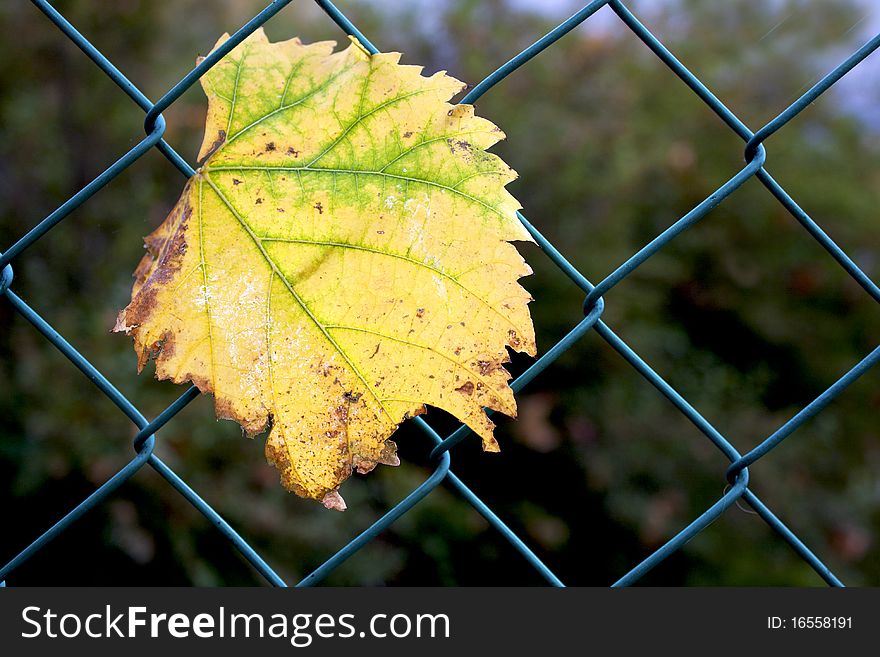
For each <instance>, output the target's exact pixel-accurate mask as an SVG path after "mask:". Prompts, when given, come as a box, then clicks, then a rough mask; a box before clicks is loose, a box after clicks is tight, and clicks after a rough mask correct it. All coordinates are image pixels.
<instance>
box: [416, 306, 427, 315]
mask: <svg viewBox="0 0 880 657" xmlns="http://www.w3.org/2000/svg"><path fill="white" fill-rule="evenodd" d="M424 316H425V309H424V308H417V309H416V317H424Z"/></svg>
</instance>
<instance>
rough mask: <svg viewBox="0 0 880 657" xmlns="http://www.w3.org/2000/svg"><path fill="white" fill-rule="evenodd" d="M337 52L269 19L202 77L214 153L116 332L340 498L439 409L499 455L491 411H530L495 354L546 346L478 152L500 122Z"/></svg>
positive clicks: (455, 88) (493, 169)
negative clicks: (278, 29) (412, 425)
mask: <svg viewBox="0 0 880 657" xmlns="http://www.w3.org/2000/svg"><path fill="white" fill-rule="evenodd" d="M227 38H228V35H224V36H223V37H222V38H221V39H220V41H219V42H218V45H219V44H220V43H222V42H223V41H224V40H225V39H227ZM334 45H335V44H333V43H332V42H323V43H315V44H311V45H304V44H302V43H301V42H300V41H299V40H298V39H293V40H290V41H284V42H279V43H270V42H269V41H268V40H267V38H266V36H265V35H264V33H263V32H262V30H257V31H256V32H255V33H254V34H253V35H251V36H250V37H249V38H248V39H246V40H245V41H244V42H243V43H242V44H241V45H239V46H238V47H237V48H235V49H234V50H233V51H232V52H230V53H229V54H228V55H227V56H226V57H225V58H223V59H222V60H221V61H220V62H219V63H218V64H217V65H216V66H214V67H213V68H212V69H210V70H209V71H208V72H207V73H206V74H205V75H204V77H203V78H202V86H203V87H204V89H205V92H206V94H207V96H208V115H207V122H206V127H205V137H204V141H203V143H202V147H201V152H200V154H199V161H200V163H201V167H200V168H199V169H198V171H197V172H196V174H195V175H194V176H193V177H192V178H191V179H190V180H189V181H188V182H187V184H186V187H185V188H184V190H183V194H182V195H181V197H180V200H179V201H178V202H177V204H176V205H175V206H174V209H173V210H172V211H171V213H170V214H169V215H168V218H167V219H166V220H165V221H164V223H162V225H161V226H159V228H158V229H157V230H156V231H155V232H153V233H152V234H151V235H149V236H148V237H147V238H146V239H145V242H146V248H147V250H148V253H147V254H146V255H145V256H144V258H143V260H142V261H141V263H140V265H139V266H138V267H137V270H136V271H135V279H136V280H135V283H134V287H133V290H132V299H131V303H130V304H129V305H128V306H127V307H126V308H125V309H124V310H123V311H122V312H120V314H119V318H118V321H117V324H116V327H115V330H116V331H124V332H125V333H127V334H128V335H130V336H132V337H133V338H134V346H135V351H136V352H137V355H138V366H139V368H141V369H142V368H143V367H144V365H145V364H146V362H147V361H148V360H149V359H150V358H154V359H155V361H156V376H157V378H159V379H170V380H172V381H174V382H175V383H183V382H185V381H192V382H193V383H194V384H195V385H196V386H198V388H199V389H200V390H201V391H202V392H210V393H213V395H214V398H215V405H216V412H217V416H218V417H219V418H225V419H230V420H235V421H236V422H238V423H240V424H241V426H242V427H243V428H244V429H245V430H246V431H247V433H248V434H249V435H252V436H253V435H256V434H258V433H260V432H263V431H265V430H266V429H267V428H269V427H271V431H270V433H269V436H268V439H267V442H266V456H267V458H268V460H269V461H270V462H271V463H272V464H274V465H275V466H276V467H277V468H278V469H279V470H280V472H281V480H282V483H283V484H284V486H286V487H287V488H288V489H290V490H293V491H294V492H296V493H297V494H298V495H301V496H303V497H309V498H314V499H318V500H321V501H323V503H324V504H325V505H326V506H328V507H332V508H339V509H343V508H345V505H344V502H343V501H342V498H341V497H340V495H339V493H338V490H337V489H338V487H339V485H340V483H342V482H343V481H344V480H345V479H347V478H348V477H349V475H350V474H351V472H352V470H353V469H357V470H358V471H360V472H362V473H364V472H368V471H369V470H371V469H372V468H374V467H375V466H376V464H377V463H384V464H388V465H396V464H397V463H398V459H397V455H396V446H395V444H394V443H393V442H392V441H391V440H389V437H390V436H391V434H392V433H393V432H394V430H395V429H396V428H397V426H398V424H399V423H400V422H402V421H403V420H405V419H407V418H409V417H412V416H414V415H418V414H420V413H422V412H424V409H425V406H424V405H425V404H430V405H432V406H435V407H438V408H442V409H443V410H445V411H447V412H449V413H451V414H452V415H454V416H455V417H457V418H459V419H460V420H461V421H462V422H464V423H465V424H467V425H468V426H469V427H470V428H471V429H473V431H474V432H475V433H477V434H478V435H479V436H480V437H481V438H482V441H483V447H484V449H486V450H488V451H497V450H498V444H497V442H496V441H495V439H494V438H493V436H492V429H493V426H494V425H493V424H492V422H491V421H490V420H489V418H488V417H487V415H486V413H485V411H484V407H486V408H490V409H493V410H496V411H500V412H502V413H504V414H506V415H509V416H515V414H516V402H515V400H514V397H513V393H512V391H511V389H510V387H509V386H508V380H509V378H510V377H509V375H508V373H507V372H506V371H505V369H504V368H503V366H502V363H505V362H507V361H508V352H507V347H508V346H509V347H511V348H513V349H515V350H517V351H523V352H526V353H528V354H532V355H534V353H535V341H534V329H533V327H532V322H531V318H530V317H529V312H528V308H527V304H528V302H529V301H530V300H531V298H530V297H529V295H528V293H527V292H526V291H525V290H524V289H523V288H522V287H521V286H520V285H519V284H518V283H517V279H518V278H520V277H521V276H524V275H527V274H529V273H531V270H530V269H529V267H528V265H526V264H525V262H524V261H523V259H522V258H521V257H520V255H519V254H518V253H517V251H516V249H515V248H514V247H513V245H512V244H510V241H511V240H530V239H531V238H530V236H529V234H528V233H527V232H526V230H525V229H524V228H523V226H522V224H521V223H520V222H519V221H518V219H517V217H516V210H517V209H518V208H519V207H520V206H519V204H518V203H517V202H516V200H515V199H514V198H513V197H512V196H511V195H510V194H509V193H508V192H507V191H506V190H505V188H504V186H505V185H506V184H507V183H508V182H510V181H511V180H513V179H514V178H515V176H516V174H515V173H514V172H513V170H511V169H510V168H509V167H508V166H507V165H505V164H504V163H503V162H502V161H501V159H500V158H498V157H497V156H495V155H492V154H489V153H487V152H486V151H485V149H487V148H489V147H490V146H492V145H493V144H494V143H496V142H497V141H498V140H499V139H501V138H503V136H504V135H503V134H502V133H501V131H500V130H499V129H498V128H497V127H495V126H494V125H493V124H492V123H490V122H489V121H486V120H485V119H481V118H478V117H476V116H474V111H473V107H471V106H469V105H456V106H453V105H450V104H449V103H448V102H447V101H448V100H449V99H450V98H451V97H452V96H453V95H455V94H456V93H457V92H459V91H460V90H461V89H462V88H463V86H464V85H463V84H462V83H461V82H459V81H458V80H455V79H454V78H451V77H449V76H448V75H446V74H445V73H444V72H441V73H437V74H435V75H432V76H430V77H424V76H422V75H421V67H416V66H402V65H400V64H398V61H399V59H400V55H399V54H397V53H382V54H377V55H373V56H369V55H367V54H366V53H365V52H364V51H363V50H362V49H361V48H359V47H358V46H357V45H354V44H353V45H351V46H350V47H349V48H347V49H346V50H344V51H341V52H333V47H334ZM215 47H216V46H215Z"/></svg>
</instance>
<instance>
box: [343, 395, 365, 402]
mask: <svg viewBox="0 0 880 657" xmlns="http://www.w3.org/2000/svg"><path fill="white" fill-rule="evenodd" d="M361 397H363V393H362V392H343V393H342V398H343V399H344V400H346V401H348V402H351V403H355V402H357V401H358V400H359V399H360V398H361Z"/></svg>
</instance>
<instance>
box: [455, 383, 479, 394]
mask: <svg viewBox="0 0 880 657" xmlns="http://www.w3.org/2000/svg"><path fill="white" fill-rule="evenodd" d="M455 391H456V392H460V393H461V394H463V395H467V396H468V397H470V396H471V395H472V394H474V384H473V383H471V382H470V381H467V382H465V384H464V385H462V386H459V387H458V388H456V389H455Z"/></svg>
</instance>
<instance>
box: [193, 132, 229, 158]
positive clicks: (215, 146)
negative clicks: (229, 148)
mask: <svg viewBox="0 0 880 657" xmlns="http://www.w3.org/2000/svg"><path fill="white" fill-rule="evenodd" d="M225 141H226V131H225V130H218V131H217V139H215V140H214V143H213V144H211V148H209V149H208V152H207V153H205V157H203V158H202V159H201V160H199V164H204V163H205V162H206V161H207V160H208V158H209V157H211V156H212V155H213V154H214V153H215V152H216V151H217V149H218V148H220V147H221V146H222V145H223V143H224V142H225Z"/></svg>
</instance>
